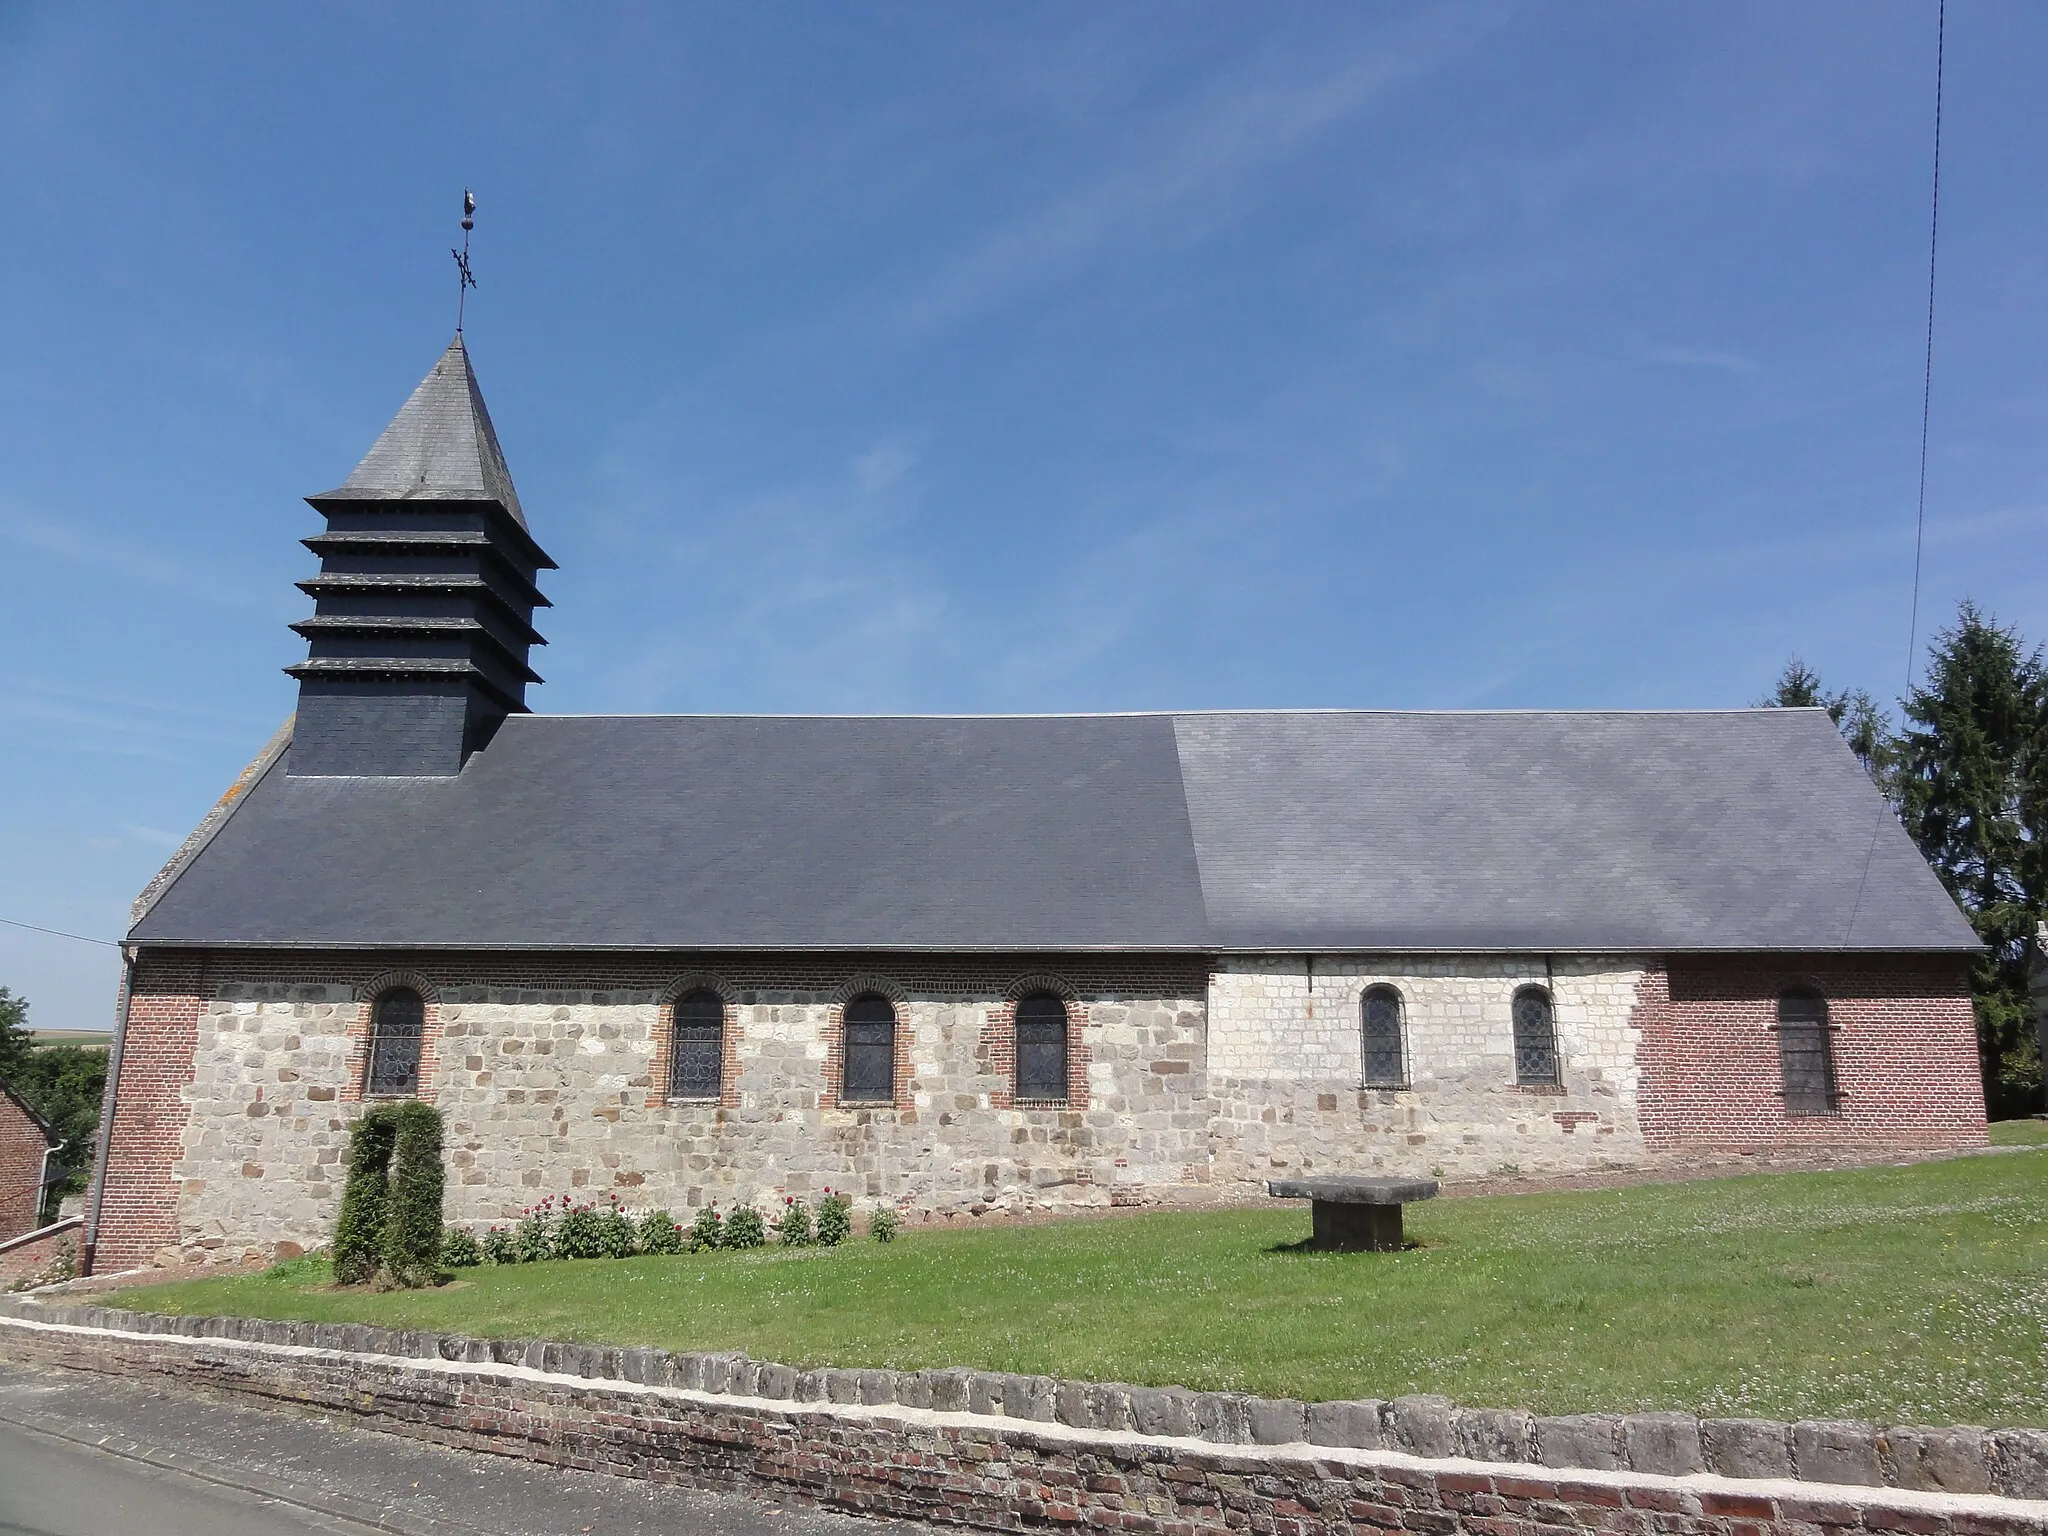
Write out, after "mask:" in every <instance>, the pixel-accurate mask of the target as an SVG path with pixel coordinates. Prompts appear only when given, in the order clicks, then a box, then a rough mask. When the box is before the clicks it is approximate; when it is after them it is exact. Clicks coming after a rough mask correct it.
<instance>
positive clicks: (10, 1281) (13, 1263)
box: [0, 1216, 85, 1290]
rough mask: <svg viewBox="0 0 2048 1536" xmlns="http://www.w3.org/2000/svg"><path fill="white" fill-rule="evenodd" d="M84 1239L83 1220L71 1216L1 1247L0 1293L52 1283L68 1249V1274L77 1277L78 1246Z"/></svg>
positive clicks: (12, 1239)
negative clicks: (11, 1287)
mask: <svg viewBox="0 0 2048 1536" xmlns="http://www.w3.org/2000/svg"><path fill="white" fill-rule="evenodd" d="M84 1235H85V1222H84V1220H83V1218H81V1217H77V1216H73V1217H70V1218H69V1219H68V1220H65V1221H53V1222H51V1223H50V1224H49V1225H48V1226H47V1227H39V1228H37V1229H36V1230H35V1231H33V1232H24V1233H22V1235H21V1236H19V1237H15V1238H9V1239H8V1240H7V1241H6V1242H4V1243H0V1290H6V1289H7V1288H8V1287H10V1286H16V1285H20V1286H22V1287H23V1288H24V1289H26V1282H30V1281H35V1282H41V1281H46V1280H50V1279H53V1278H54V1277H55V1276H56V1275H57V1274H58V1273H60V1272H61V1271H62V1269H63V1266H64V1262H65V1251H66V1250H67V1249H68V1250H69V1252H70V1265H71V1273H72V1274H76V1273H78V1252H79V1245H80V1243H81V1242H82V1241H83V1239H84Z"/></svg>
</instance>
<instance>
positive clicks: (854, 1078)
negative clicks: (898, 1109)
mask: <svg viewBox="0 0 2048 1536" xmlns="http://www.w3.org/2000/svg"><path fill="white" fill-rule="evenodd" d="M844 1038H845V1053H846V1054H845V1062H844V1066H843V1067H842V1080H841V1086H840V1091H839V1098H840V1102H841V1103H845V1104H893V1103H894V1102H895V1101H896V1009H895V1007H894V1005H893V1004H891V1003H890V1001H889V999H887V998H886V997H877V996H876V995H875V994H874V993H872V992H870V993H869V994H868V995H867V996H866V997H856V998H855V999H854V1000H853V1001H852V1002H850V1003H848V1004H847V1005H846V1017H845V1030H844Z"/></svg>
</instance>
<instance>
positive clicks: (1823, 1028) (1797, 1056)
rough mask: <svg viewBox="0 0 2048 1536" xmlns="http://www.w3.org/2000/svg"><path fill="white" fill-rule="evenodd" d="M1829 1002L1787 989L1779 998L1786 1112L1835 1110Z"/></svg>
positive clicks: (1789, 1113) (1818, 1113) (1779, 1050)
mask: <svg viewBox="0 0 2048 1536" xmlns="http://www.w3.org/2000/svg"><path fill="white" fill-rule="evenodd" d="M1830 1033H1831V1031H1830V1030H1829V1027H1828V1005H1827V1002H1826V1000H1825V999H1824V998H1822V997H1820V996H1819V995H1818V994H1816V993H1813V992H1806V991H1792V992H1787V993H1786V994H1785V995H1784V996H1783V997H1781V998H1779V999H1778V1060H1779V1063H1780V1064H1781V1065H1782V1066H1783V1068H1784V1072H1785V1113H1786V1114H1788V1115H1832V1114H1833V1113H1834V1112H1835V1107H1836V1105H1835V1058H1834V1051H1833V1049H1832V1042H1831V1041H1830V1039H1829V1035H1830Z"/></svg>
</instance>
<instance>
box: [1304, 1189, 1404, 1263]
mask: <svg viewBox="0 0 2048 1536" xmlns="http://www.w3.org/2000/svg"><path fill="white" fill-rule="evenodd" d="M1309 1213H1310V1219H1311V1221H1312V1222H1313V1223H1314V1228H1313V1233H1314V1235H1313V1237H1312V1239H1311V1241H1312V1242H1313V1243H1314V1245H1315V1246H1316V1247H1318V1248H1332V1249H1337V1250H1339V1251H1341V1252H1347V1253H1361V1252H1363V1253H1397V1252H1399V1251H1400V1249H1401V1247H1402V1237H1401V1207H1400V1206H1398V1205H1346V1204H1340V1203H1339V1202H1337V1201H1335V1200H1316V1201H1312V1202H1311V1203H1310V1206H1309Z"/></svg>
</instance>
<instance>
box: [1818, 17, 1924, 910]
mask: <svg viewBox="0 0 2048 1536" xmlns="http://www.w3.org/2000/svg"><path fill="white" fill-rule="evenodd" d="M1947 61H1948V0H1940V4H1939V6H1938V7H1937V8H1936V10H1935V13H1934V177H1933V185H1932V188H1931V191H1930V193H1929V197H1928V209H1927V348H1926V352H1925V354H1924V355H1923V357H1922V360H1921V366H1920V492H1919V498H1918V501H1917V503H1916V505H1915V507H1914V512H1913V601H1912V605H1911V607H1910V608H1909V609H1908V610H1907V612H1908V617H1907V620H1906V692H1905V698H1906V699H1910V698H1912V696H1913V674H1914V673H1915V672H1916V671H1917V670H1918V668H1917V667H1916V666H1915V665H1914V652H1915V650H1916V649H1917V648H1918V647H1919V644H1920V555H1921V550H1922V548H1923V546H1924V545H1925V544H1926V541H1927V436H1928V432H1927V429H1928V423H1929V422H1930V421H1931V420H1932V419H1933V415H1934V272H1935V266H1934V259H1935V255H1936V253H1937V252H1938V251H1939V250H1940V248H1941V87H1942V77H1943V74H1944V72H1945V70H1944V66H1945V65H1946V63H1947ZM1901 702H1904V701H1903V700H1902V701H1901ZM1890 809H1891V807H1890V806H1889V805H1888V804H1886V803H1885V802H1884V800H1883V797H1882V796H1880V797H1879V802H1878V807H1877V819H1876V820H1875V821H1873V822H1872V823H1871V826H1870V846H1869V847H1868V848H1866V849H1864V850H1863V874H1862V875H1861V877H1860V878H1858V880H1857V881H1856V901H1855V904H1854V905H1853V906H1852V907H1850V909H1849V926H1848V927H1847V928H1845V929H1843V930H1842V942H1843V943H1844V944H1847V943H1848V942H1849V939H1850V936H1851V935H1853V934H1854V933H1855V931H1856V919H1857V918H1858V917H1859V916H1860V915H1861V914H1862V912H1863V890H1864V887H1865V886H1867V885H1868V884H1869V883H1870V861H1871V860H1872V859H1873V858H1874V857H1876V854H1877V837H1878V834H1879V833H1880V832H1882V831H1883V830H1884V818H1885V816H1886V814H1887V813H1888V812H1889V811H1890Z"/></svg>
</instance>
